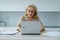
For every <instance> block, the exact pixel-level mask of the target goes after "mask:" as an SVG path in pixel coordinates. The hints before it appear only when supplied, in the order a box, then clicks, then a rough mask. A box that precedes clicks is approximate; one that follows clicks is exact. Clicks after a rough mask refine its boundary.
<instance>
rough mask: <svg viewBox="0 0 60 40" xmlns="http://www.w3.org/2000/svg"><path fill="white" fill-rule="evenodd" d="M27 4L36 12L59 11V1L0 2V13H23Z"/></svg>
mask: <svg viewBox="0 0 60 40" xmlns="http://www.w3.org/2000/svg"><path fill="white" fill-rule="evenodd" d="M29 4H35V5H36V6H37V9H38V11H60V0H0V11H25V9H26V7H27V6H28V5H29Z"/></svg>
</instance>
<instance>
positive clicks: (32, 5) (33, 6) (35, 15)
mask: <svg viewBox="0 0 60 40" xmlns="http://www.w3.org/2000/svg"><path fill="white" fill-rule="evenodd" d="M29 7H32V8H33V9H34V15H33V18H34V19H36V18H37V17H38V16H37V8H36V6H35V5H34V4H31V5H29V6H28V7H27V8H26V12H27V9H28V8H29ZM26 12H25V16H28V15H27V13H26Z"/></svg>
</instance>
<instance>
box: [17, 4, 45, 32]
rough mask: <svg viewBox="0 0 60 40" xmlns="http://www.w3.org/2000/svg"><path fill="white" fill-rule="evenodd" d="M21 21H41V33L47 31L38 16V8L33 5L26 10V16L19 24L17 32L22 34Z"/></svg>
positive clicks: (21, 18)
mask: <svg viewBox="0 0 60 40" xmlns="http://www.w3.org/2000/svg"><path fill="white" fill-rule="evenodd" d="M21 21H40V23H41V26H40V30H41V32H43V31H45V28H44V26H43V24H42V22H41V20H40V19H39V17H38V15H37V8H36V6H35V5H33V4H31V5H29V6H28V7H27V9H26V12H25V15H24V16H22V17H20V20H19V22H18V24H17V30H16V31H18V32H20V29H21Z"/></svg>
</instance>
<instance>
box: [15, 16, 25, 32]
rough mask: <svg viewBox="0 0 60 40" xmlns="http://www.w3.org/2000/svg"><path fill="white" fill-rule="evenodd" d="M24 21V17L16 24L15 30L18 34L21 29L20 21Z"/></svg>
mask: <svg viewBox="0 0 60 40" xmlns="http://www.w3.org/2000/svg"><path fill="white" fill-rule="evenodd" d="M24 19H25V17H24V16H22V17H20V19H19V22H18V24H17V30H16V31H18V32H20V29H21V21H23V20H24Z"/></svg>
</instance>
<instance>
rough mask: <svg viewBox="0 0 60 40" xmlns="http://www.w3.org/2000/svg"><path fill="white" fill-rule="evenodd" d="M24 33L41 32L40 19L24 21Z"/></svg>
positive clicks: (22, 24)
mask: <svg viewBox="0 0 60 40" xmlns="http://www.w3.org/2000/svg"><path fill="white" fill-rule="evenodd" d="M21 26H22V31H21V33H22V34H26V35H28V34H29V35H30V34H33V35H35V34H40V22H39V21H22V23H21Z"/></svg>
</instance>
